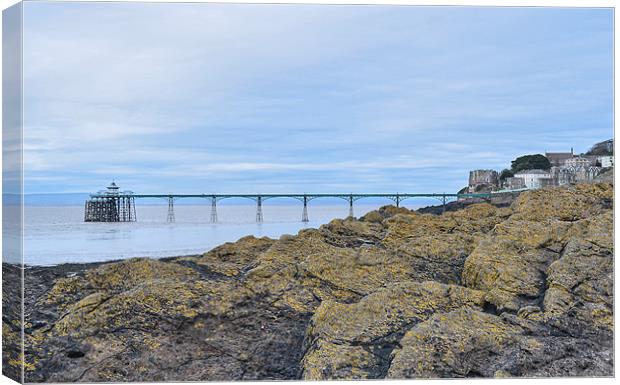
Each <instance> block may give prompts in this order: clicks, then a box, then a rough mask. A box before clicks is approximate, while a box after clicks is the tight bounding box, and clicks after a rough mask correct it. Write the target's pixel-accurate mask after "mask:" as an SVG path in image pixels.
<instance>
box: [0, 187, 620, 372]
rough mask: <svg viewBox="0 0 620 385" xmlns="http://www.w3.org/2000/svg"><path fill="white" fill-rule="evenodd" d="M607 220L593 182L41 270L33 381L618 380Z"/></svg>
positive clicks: (32, 329) (609, 190)
mask: <svg viewBox="0 0 620 385" xmlns="http://www.w3.org/2000/svg"><path fill="white" fill-rule="evenodd" d="M612 204H613V186H611V185H610V184H593V185H578V186H574V187H570V188H550V189H544V190H537V191H529V192H525V193H523V194H521V195H520V196H519V197H518V198H517V199H516V200H515V201H514V203H512V205H510V206H509V207H501V208H498V207H495V206H492V205H490V204H487V203H478V204H473V205H470V206H467V207H465V208H463V209H460V210H457V211H448V212H445V213H443V214H441V215H433V214H421V213H416V212H413V211H410V210H407V209H404V208H395V207H392V206H388V207H384V208H382V209H380V210H378V211H374V212H371V213H369V214H367V215H366V216H364V217H363V218H360V219H359V220H355V219H346V220H340V219H337V220H334V221H332V222H330V223H329V224H327V225H324V226H321V227H320V228H319V229H307V230H302V231H300V232H299V234H297V235H296V236H283V237H281V238H280V239H279V240H272V239H267V238H254V237H246V238H242V239H240V240H239V241H237V242H235V243H229V244H224V245H222V246H220V247H218V248H216V249H214V250H212V251H210V252H208V253H206V254H204V255H201V256H196V257H186V258H176V259H167V260H151V259H132V260H127V261H122V262H118V263H108V264H102V265H100V266H96V267H89V268H85V269H76V268H73V269H72V270H71V269H69V270H66V271H65V272H64V273H63V274H57V275H59V276H60V277H57V276H52V277H51V278H49V277H48V278H49V279H50V282H53V286H52V287H45V285H43V284H41V282H43V281H44V280H43V279H42V278H41V274H43V273H42V272H44V271H45V270H44V269H38V270H37V269H30V270H27V272H26V279H27V280H30V281H29V282H39V285H38V286H36V287H38V288H39V289H37V290H38V291H37V290H34V291H33V292H31V293H30V294H29V296H28V298H27V303H26V308H27V314H26V320H27V324H26V338H27V348H26V380H27V381H30V382H40V381H53V382H71V381H89V382H102V381H166V380H174V381H181V380H185V381H187V380H203V381H204V380H252V379H336V378H347V379H354V378H360V379H361V378H431V377H479V376H482V377H513V376H528V377H535V376H577V375H579V376H587V375H588V376H589V375H592V376H612V375H613V326H614V325H613V313H612V310H613V263H614V259H613V217H612V211H613V210H612ZM69 271H73V274H69V273H68V272H69ZM46 274H48V275H49V273H46ZM27 284H28V283H27ZM5 326H6V325H5Z"/></svg>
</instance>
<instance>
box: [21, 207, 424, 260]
mask: <svg viewBox="0 0 620 385" xmlns="http://www.w3.org/2000/svg"><path fill="white" fill-rule="evenodd" d="M382 205H383V204H356V205H355V215H356V216H362V215H364V214H365V213H367V212H369V211H371V210H375V209H377V208H379V207H380V206H382ZM408 207H410V208H415V207H416V206H413V205H412V206H408ZM24 214H25V228H24V261H25V263H26V264H29V265H55V264H59V263H66V262H94V261H105V260H113V259H123V258H131V257H166V256H178V255H189V254H198V253H204V252H206V251H208V250H210V249H212V248H214V247H216V246H218V245H220V244H222V243H224V242H232V241H235V240H237V239H239V238H241V237H243V236H246V235H255V236H257V237H261V236H268V237H271V238H279V237H280V236H281V235H283V234H296V233H297V232H298V231H299V230H301V229H303V228H306V227H314V228H316V227H318V226H320V225H322V224H324V223H327V222H329V221H330V220H332V219H334V218H344V217H346V216H347V215H348V206H347V204H346V203H344V204H342V205H337V204H333V205H332V204H330V205H310V206H309V219H310V222H309V223H302V222H301V214H302V207H301V205H299V204H298V205H272V206H270V205H264V206H263V216H264V222H263V223H262V224H257V223H256V222H255V219H256V208H255V207H254V206H252V205H236V206H235V205H220V206H219V207H218V223H217V224H212V223H209V219H210V207H209V205H197V206H193V205H177V206H175V217H176V222H175V223H166V214H167V206H166V205H138V206H137V216H138V222H131V223H85V222H83V219H84V207H83V206H56V207H50V206H31V207H26V208H25V212H24Z"/></svg>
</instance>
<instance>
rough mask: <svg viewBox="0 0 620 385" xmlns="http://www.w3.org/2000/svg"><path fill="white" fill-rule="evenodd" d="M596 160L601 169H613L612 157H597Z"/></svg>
mask: <svg viewBox="0 0 620 385" xmlns="http://www.w3.org/2000/svg"><path fill="white" fill-rule="evenodd" d="M596 159H597V160H598V162H599V163H600V164H601V167H613V166H614V157H613V155H605V156H599V157H597V158H596Z"/></svg>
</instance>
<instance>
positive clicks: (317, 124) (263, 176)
mask: <svg viewBox="0 0 620 385" xmlns="http://www.w3.org/2000/svg"><path fill="white" fill-rule="evenodd" d="M612 35H613V13H612V10H611V9H586V8H581V9H577V8H572V9H570V8H477V7H415V6H335V5H247V4H178V3H177V4H161V3H159V4H157V3H151V4H148V3H133V4H132V3H61V2H59V3H54V2H48V3H46V2H27V3H25V6H24V46H23V48H24V67H23V70H24V75H23V76H24V175H25V186H24V190H25V192H26V193H65V192H95V191H97V190H100V189H101V188H103V187H105V186H106V185H107V184H109V182H110V181H111V180H112V179H114V180H116V182H117V184H119V185H120V186H121V188H122V189H128V190H133V191H134V192H137V193H263V194H264V193H301V192H306V193H318V192H321V193H332V192H333V193H335V192H359V193H362V192H367V193H373V192H374V193H380V192H408V193H427V192H455V191H457V190H459V189H460V188H461V187H463V186H465V185H467V178H468V174H469V170H473V169H481V168H483V169H488V168H492V169H496V170H501V169H503V168H506V167H509V165H510V161H511V160H513V159H514V158H516V157H517V156H520V155H523V154H535V153H544V152H545V151H570V148H571V147H574V148H575V151H576V152H584V151H586V150H587V149H588V148H589V147H590V146H591V145H592V144H594V143H596V142H599V141H602V140H605V139H609V138H611V137H612V136H613V104H612V103H613V82H612V79H613V53H612V52H613V51H612V50H613V38H612Z"/></svg>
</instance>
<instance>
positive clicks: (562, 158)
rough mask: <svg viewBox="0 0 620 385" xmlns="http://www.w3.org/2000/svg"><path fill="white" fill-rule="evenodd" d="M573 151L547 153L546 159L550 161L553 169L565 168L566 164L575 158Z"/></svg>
mask: <svg viewBox="0 0 620 385" xmlns="http://www.w3.org/2000/svg"><path fill="white" fill-rule="evenodd" d="M573 156H574V155H573V149H572V148H571V149H570V152H545V157H546V158H547V159H549V163H551V166H552V167H561V166H564V162H566V161H567V160H568V159H571V158H572V157H573Z"/></svg>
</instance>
